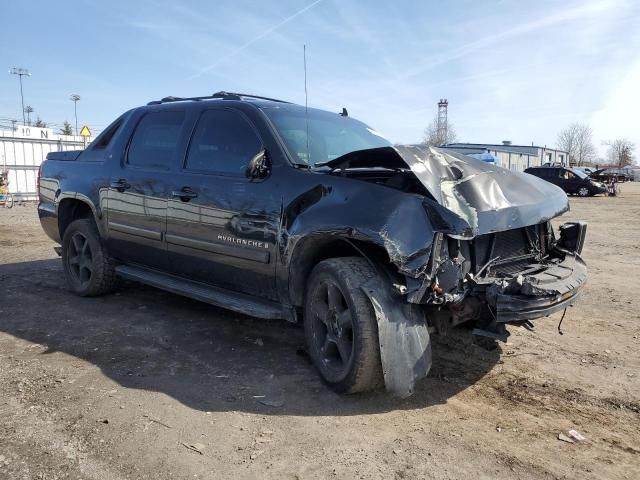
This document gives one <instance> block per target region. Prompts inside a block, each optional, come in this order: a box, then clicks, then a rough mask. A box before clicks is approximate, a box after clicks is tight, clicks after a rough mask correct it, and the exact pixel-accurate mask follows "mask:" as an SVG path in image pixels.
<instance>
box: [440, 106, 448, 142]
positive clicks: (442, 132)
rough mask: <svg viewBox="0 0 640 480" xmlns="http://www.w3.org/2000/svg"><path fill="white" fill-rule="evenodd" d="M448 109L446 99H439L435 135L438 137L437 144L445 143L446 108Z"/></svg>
mask: <svg viewBox="0 0 640 480" xmlns="http://www.w3.org/2000/svg"><path fill="white" fill-rule="evenodd" d="M448 107H449V102H448V101H447V99H446V98H441V99H440V101H439V102H438V125H437V135H438V144H444V143H447V138H448V137H447V108H448Z"/></svg>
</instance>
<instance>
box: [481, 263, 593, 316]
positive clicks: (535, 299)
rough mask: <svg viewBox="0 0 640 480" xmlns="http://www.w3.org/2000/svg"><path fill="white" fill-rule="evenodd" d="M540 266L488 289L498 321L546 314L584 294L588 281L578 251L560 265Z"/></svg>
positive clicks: (585, 269)
mask: <svg viewBox="0 0 640 480" xmlns="http://www.w3.org/2000/svg"><path fill="white" fill-rule="evenodd" d="M540 267H541V269H540V270H539V271H538V272H536V273H532V274H530V275H518V276H517V277H515V278H512V279H510V280H509V281H508V282H506V281H505V282H502V283H500V284H495V285H494V286H493V287H492V288H490V289H489V290H488V291H487V296H488V300H489V303H490V304H491V303H493V304H494V306H495V311H496V320H497V322H499V323H510V322H523V321H525V320H533V319H536V318H540V317H546V316H548V315H551V314H552V313H554V312H557V311H558V310H562V309H564V308H566V307H568V306H570V305H572V304H573V303H574V302H575V301H576V300H578V299H579V298H580V297H581V295H582V287H584V285H585V283H586V281H587V267H586V265H585V263H584V261H583V260H582V259H581V258H580V256H579V255H578V254H567V255H566V256H565V258H564V260H563V261H561V262H559V263H557V264H554V265H551V266H542V265H541V266H540ZM534 268H535V266H534Z"/></svg>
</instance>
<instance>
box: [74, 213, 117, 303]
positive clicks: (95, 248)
mask: <svg viewBox="0 0 640 480" xmlns="http://www.w3.org/2000/svg"><path fill="white" fill-rule="evenodd" d="M62 267H63V270H64V276H65V278H66V280H67V283H68V284H69V286H70V287H71V290H73V292H74V293H75V294H77V295H80V296H81V297H95V296H98V295H104V294H105V293H109V292H111V291H112V290H113V289H114V288H115V287H116V284H117V277H116V274H115V262H114V261H113V259H112V258H111V257H110V256H109V254H108V253H107V251H106V249H105V247H104V246H103V245H102V243H101V241H100V234H99V232H98V228H97V227H96V224H95V222H94V221H93V219H89V218H81V219H79V220H75V221H73V222H72V223H71V224H70V225H69V226H68V227H67V229H66V230H65V232H64V236H63V238H62Z"/></svg>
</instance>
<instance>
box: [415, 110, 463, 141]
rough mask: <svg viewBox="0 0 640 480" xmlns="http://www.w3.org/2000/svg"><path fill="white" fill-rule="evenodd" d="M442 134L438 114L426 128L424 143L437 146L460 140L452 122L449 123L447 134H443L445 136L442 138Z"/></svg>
mask: <svg viewBox="0 0 640 480" xmlns="http://www.w3.org/2000/svg"><path fill="white" fill-rule="evenodd" d="M440 136H441V135H440V134H439V132H438V117H437V116H436V117H435V118H434V119H433V120H432V121H431V123H430V124H429V125H428V126H427V128H425V129H424V134H423V136H422V143H424V144H426V145H434V146H437V145H444V144H447V143H455V142H457V141H458V136H457V135H456V131H455V129H454V128H453V125H452V124H451V122H449V123H447V135H446V136H443V137H444V138H440Z"/></svg>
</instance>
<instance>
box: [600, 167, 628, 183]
mask: <svg viewBox="0 0 640 480" xmlns="http://www.w3.org/2000/svg"><path fill="white" fill-rule="evenodd" d="M591 178H592V179H594V180H597V181H599V182H604V183H609V182H611V181H612V180H615V181H616V182H628V181H630V180H633V174H632V172H631V171H630V170H628V169H626V168H601V169H600V170H596V171H595V172H593V173H592V174H591Z"/></svg>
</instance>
